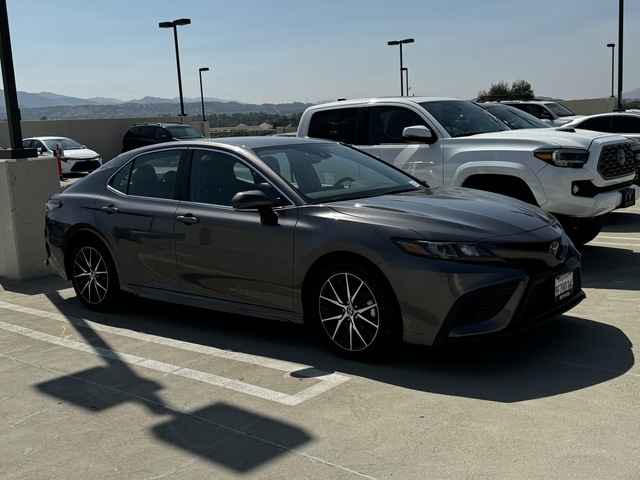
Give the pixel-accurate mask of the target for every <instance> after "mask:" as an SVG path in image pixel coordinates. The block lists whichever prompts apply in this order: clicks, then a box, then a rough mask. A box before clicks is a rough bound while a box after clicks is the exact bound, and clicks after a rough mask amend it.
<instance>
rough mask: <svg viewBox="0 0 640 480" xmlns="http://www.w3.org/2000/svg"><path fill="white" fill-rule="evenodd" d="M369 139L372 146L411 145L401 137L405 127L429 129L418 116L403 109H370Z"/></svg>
mask: <svg viewBox="0 0 640 480" xmlns="http://www.w3.org/2000/svg"><path fill="white" fill-rule="evenodd" d="M368 110H369V118H370V125H371V126H370V132H371V133H370V139H371V142H370V143H371V144H372V145H382V144H385V143H386V144H390V143H391V144H393V143H396V144H397V143H412V142H411V141H410V140H408V139H406V138H404V137H403V136H402V132H403V131H404V129H405V128H407V127H415V126H417V125H421V126H424V127H427V128H429V125H427V122H425V121H424V120H423V119H422V117H421V116H420V115H418V114H417V113H416V112H414V111H412V110H409V109H408V108H404V107H370V108H369V109H368Z"/></svg>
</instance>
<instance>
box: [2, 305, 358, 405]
mask: <svg viewBox="0 0 640 480" xmlns="http://www.w3.org/2000/svg"><path fill="white" fill-rule="evenodd" d="M0 308H2V309H5V310H10V311H13V312H17V313H24V314H27V315H33V316H37V317H40V318H47V319H51V320H56V321H61V322H66V323H71V324H74V325H76V326H78V327H81V328H82V327H85V328H86V327H87V326H89V327H91V329H93V330H95V331H100V332H104V333H110V334H114V335H119V336H123V337H128V338H134V339H137V340H142V341H146V342H150V343H156V344H160V345H165V346H170V347H173V348H178V349H182V350H188V351H191V352H197V353H202V354H205V355H209V356H212V357H218V358H223V359H226V360H234V361H237V362H243V363H248V364H252V365H257V366H260V367H266V368H270V369H273V370H279V371H282V372H286V373H293V372H296V371H300V370H305V369H310V368H312V367H310V366H309V365H303V364H299V363H293V362H286V361H282V360H276V359H273V358H268V357H262V356H259V355H251V354H247V353H241V352H233V351H227V350H222V349H219V348H215V347H208V346H205V345H198V344H194V343H189V342H184V341H181V340H174V339H170V338H165V337H159V336H157V335H150V334H147V333H142V332H135V331H132V330H127V329H124V328H118V327H111V326H108V325H102V324H100V323H96V322H92V321H90V320H86V319H79V318H74V317H67V316H65V315H62V314H60V313H54V312H47V311H45V310H39V309H35V308H30V307H24V306H22V305H15V304H13V303H8V302H4V301H0ZM0 329H2V330H5V331H8V332H11V333H17V334H19V335H23V336H26V337H29V338H33V339H35V340H39V341H43V342H47V343H51V344H54V345H58V346H62V347H65V348H70V349H72V350H78V351H82V352H88V353H96V354H99V355H100V356H103V357H107V358H115V359H120V360H122V361H125V362H126V363H129V364H132V365H137V366H140V367H144V368H149V369H151V370H155V371H159V372H163V373H168V374H171V375H177V376H180V377H184V378H189V379H191V380H196V381H199V382H203V383H207V384H209V385H214V386H217V387H222V388H226V389H228V390H233V391H235V392H240V393H244V394H247V395H251V396H254V397H258V398H262V399H264V400H270V401H272V402H276V403H280V404H283V405H288V406H296V405H300V404H301V403H303V402H305V401H307V400H310V399H311V398H314V397H316V396H318V395H320V394H322V393H325V392H327V391H329V390H331V389H332V388H334V387H336V386H338V385H340V384H341V383H344V382H346V381H347V380H349V377H347V376H345V375H341V374H338V373H331V374H329V373H326V375H323V373H324V372H321V371H315V373H316V375H315V376H314V379H315V380H318V383H316V384H315V385H312V386H310V387H307V388H306V389H304V390H301V391H300V392H298V393H296V394H294V395H289V394H285V393H282V392H278V391H275V390H271V389H268V388H264V387H259V386H256V385H252V384H249V383H245V382H241V381H239V380H233V379H230V378H225V377H221V376H218V375H214V374H210V373H207V372H202V371H199V370H194V369H191V368H183V367H180V366H178V365H173V364H170V363H165V362H158V361H156V360H151V359H147V358H144V357H140V356H137V355H132V354H128V353H119V352H116V351H115V350H108V349H102V348H98V347H95V346H91V345H89V344H87V343H83V342H79V341H76V340H69V339H67V338H62V337H56V336H54V335H49V334H47V333H43V332H39V331H36V330H32V329H30V328H25V327H21V326H18V325H13V324H11V323H7V322H2V321H0Z"/></svg>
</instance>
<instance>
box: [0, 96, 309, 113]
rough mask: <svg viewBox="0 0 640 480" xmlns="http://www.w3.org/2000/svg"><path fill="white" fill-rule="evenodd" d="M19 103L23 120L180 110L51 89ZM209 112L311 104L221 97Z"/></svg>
mask: <svg viewBox="0 0 640 480" xmlns="http://www.w3.org/2000/svg"><path fill="white" fill-rule="evenodd" d="M3 95H4V92H3V91H2V90H0V118H6V114H5V104H4V102H3V101H1V100H2V96H3ZM184 102H185V113H187V114H188V115H199V114H200V98H192V97H185V99H184ZM18 103H19V104H20V111H21V114H22V119H23V120H40V119H49V120H57V119H74V118H77V119H80V118H124V117H158V116H174V115H177V114H178V113H179V110H178V108H179V107H178V103H179V99H178V98H177V97H174V98H161V97H143V98H139V99H135V100H129V101H124V100H119V99H117V98H106V97H93V98H78V97H69V96H66V95H58V94H56V93H51V92H40V93H29V92H18ZM205 103H206V110H207V113H224V114H233V113H251V112H262V113H270V114H280V115H291V114H296V113H300V112H302V111H304V109H305V108H307V107H308V106H309V104H307V103H301V102H290V103H278V104H275V103H264V104H251V103H241V102H234V101H229V100H223V99H220V98H214V97H207V98H205Z"/></svg>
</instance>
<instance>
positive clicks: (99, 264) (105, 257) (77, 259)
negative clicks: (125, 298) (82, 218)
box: [69, 239, 120, 311]
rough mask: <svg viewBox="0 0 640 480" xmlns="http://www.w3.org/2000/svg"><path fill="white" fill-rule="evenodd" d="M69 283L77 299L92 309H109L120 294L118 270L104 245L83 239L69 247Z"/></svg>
mask: <svg viewBox="0 0 640 480" xmlns="http://www.w3.org/2000/svg"><path fill="white" fill-rule="evenodd" d="M69 275H70V277H71V283H72V284H73V288H74V290H75V291H76V295H77V296H78V299H79V300H80V302H82V304H83V305H85V306H86V307H88V308H90V309H92V310H100V311H104V310H109V309H111V308H113V306H114V305H115V303H116V298H117V297H118V296H119V294H120V284H119V282H118V273H117V271H116V268H115V264H114V263H113V259H112V258H111V255H110V254H109V251H108V250H107V249H106V248H105V246H104V245H103V244H102V243H100V242H99V241H97V240H92V239H83V240H80V241H79V242H78V243H76V244H74V245H73V247H72V248H71V258H70V266H69Z"/></svg>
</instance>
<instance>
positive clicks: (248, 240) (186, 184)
mask: <svg viewBox="0 0 640 480" xmlns="http://www.w3.org/2000/svg"><path fill="white" fill-rule="evenodd" d="M88 207H89V208H88ZM45 235H46V247H47V253H48V259H49V262H50V263H51V264H52V265H53V266H54V267H55V268H56V269H57V270H58V272H59V273H60V274H61V275H62V276H63V277H65V278H68V279H70V280H71V281H72V283H73V287H74V289H75V291H76V293H77V295H78V298H79V299H80V301H81V302H82V303H83V304H84V305H86V306H87V307H89V308H96V309H102V308H107V307H109V306H113V305H114V304H116V302H117V294H118V292H120V291H122V290H124V291H127V292H131V293H134V294H136V295H140V296H143V297H148V298H152V299H158V300H163V301H170V302H176V303H180V304H185V305H192V306H198V307H206V308H211V309H214V310H221V311H226V312H233V313H239V314H244V315H247V314H248V315H252V316H259V317H264V318H270V319H280V320H285V321H293V322H303V321H305V320H306V321H307V322H308V323H309V324H310V325H312V326H314V327H315V328H316V332H317V334H318V335H319V336H321V337H322V338H323V339H324V340H325V341H326V342H327V343H328V344H329V345H331V346H332V347H333V348H334V349H336V350H337V351H339V352H343V353H346V354H350V355H353V356H356V357H359V356H363V355H368V354H371V353H374V352H376V351H380V350H381V349H383V348H384V347H385V346H387V345H389V344H390V343H394V342H395V341H397V340H400V339H403V340H404V341H406V342H409V343H415V344H427V345H430V344H434V343H436V342H441V341H445V340H447V339H450V338H453V337H466V336H478V335H483V334H489V333H496V332H503V333H507V332H515V331H517V330H519V329H521V328H523V327H527V326H531V325H532V324H533V323H535V322H537V321H538V320H540V319H542V318H547V317H550V316H555V315H558V314H560V313H562V312H564V311H566V310H567V309H569V308H571V307H573V306H574V305H576V304H577V303H579V302H580V301H581V300H582V299H583V298H584V293H583V292H582V290H581V280H580V279H581V273H580V255H579V253H578V252H577V251H576V249H575V248H574V246H573V244H572V243H571V241H570V240H569V239H568V237H567V236H566V234H565V233H564V231H563V229H562V227H561V226H560V225H559V224H558V223H557V222H556V220H555V219H554V218H553V217H551V216H549V215H547V214H546V213H545V212H543V211H542V210H540V209H539V208H537V207H534V206H531V205H527V204H525V203H523V202H520V201H517V200H512V199H507V198H505V197H503V196H500V195H495V194H491V193H485V192H477V191H472V190H469V189H463V188H438V189H429V188H427V187H426V186H425V185H423V184H422V183H421V182H419V181H418V180H417V179H415V178H414V177H411V176H409V175H407V174H405V173H403V172H402V171H401V170H398V169H397V168H395V167H393V166H391V165H389V164H387V163H385V162H382V161H380V160H378V159H376V158H374V157H372V156H370V155H367V154H365V153H363V152H360V151H358V150H357V149H355V148H352V147H348V146H345V145H341V144H338V143H334V142H328V141H320V140H309V139H297V138H286V137H274V136H271V137H254V138H251V137H247V138H241V137H236V138H232V139H221V140H219V141H216V142H214V141H202V140H201V141H187V142H176V143H170V144H164V145H157V146H152V147H147V148H145V149H140V150H137V151H135V152H130V153H125V154H122V155H120V156H118V157H117V158H115V159H114V160H112V161H111V162H109V163H108V164H107V165H105V166H104V167H103V168H102V169H100V170H99V171H98V172H96V173H94V174H93V175H90V176H88V177H86V178H84V179H82V180H81V181H79V182H77V183H75V184H74V185H72V186H70V187H69V188H68V189H67V190H66V191H64V192H62V193H58V194H55V195H53V196H52V197H51V199H50V200H49V202H48V203H47V215H46V232H45Z"/></svg>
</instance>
